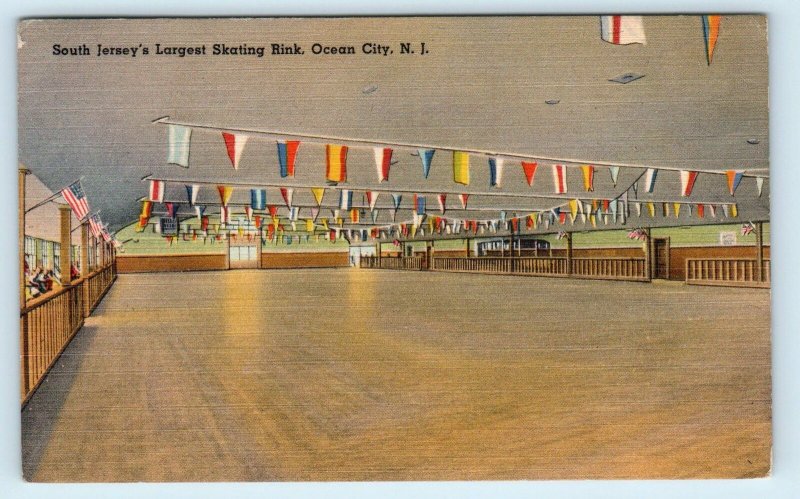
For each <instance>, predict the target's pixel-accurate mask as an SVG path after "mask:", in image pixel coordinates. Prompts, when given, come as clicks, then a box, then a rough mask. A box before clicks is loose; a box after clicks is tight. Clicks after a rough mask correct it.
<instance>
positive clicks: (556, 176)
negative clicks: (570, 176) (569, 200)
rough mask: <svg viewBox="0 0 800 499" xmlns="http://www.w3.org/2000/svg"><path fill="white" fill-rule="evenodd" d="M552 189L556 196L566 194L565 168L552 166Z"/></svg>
mask: <svg viewBox="0 0 800 499" xmlns="http://www.w3.org/2000/svg"><path fill="white" fill-rule="evenodd" d="M553 187H554V189H555V192H556V194H564V193H565V192H567V168H566V167H565V166H564V165H553Z"/></svg>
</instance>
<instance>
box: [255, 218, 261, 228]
mask: <svg viewBox="0 0 800 499" xmlns="http://www.w3.org/2000/svg"><path fill="white" fill-rule="evenodd" d="M254 222H255V225H256V229H260V228H261V216H260V215H256V216H255V220H254Z"/></svg>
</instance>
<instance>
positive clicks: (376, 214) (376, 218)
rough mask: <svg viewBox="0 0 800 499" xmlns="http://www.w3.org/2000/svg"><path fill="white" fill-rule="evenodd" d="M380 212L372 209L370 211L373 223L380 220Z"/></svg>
mask: <svg viewBox="0 0 800 499" xmlns="http://www.w3.org/2000/svg"><path fill="white" fill-rule="evenodd" d="M378 212H379V210H372V211H371V212H370V215H371V216H372V223H375V222H377V221H378Z"/></svg>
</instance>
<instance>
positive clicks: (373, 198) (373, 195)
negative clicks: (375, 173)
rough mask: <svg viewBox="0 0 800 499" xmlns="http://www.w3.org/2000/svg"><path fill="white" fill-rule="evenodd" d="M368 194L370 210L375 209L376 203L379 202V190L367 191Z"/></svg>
mask: <svg viewBox="0 0 800 499" xmlns="http://www.w3.org/2000/svg"><path fill="white" fill-rule="evenodd" d="M364 194H365V195H366V196H367V204H368V205H369V211H374V210H375V203H377V202H378V194H380V193H379V192H377V191H367V192H365V193H364Z"/></svg>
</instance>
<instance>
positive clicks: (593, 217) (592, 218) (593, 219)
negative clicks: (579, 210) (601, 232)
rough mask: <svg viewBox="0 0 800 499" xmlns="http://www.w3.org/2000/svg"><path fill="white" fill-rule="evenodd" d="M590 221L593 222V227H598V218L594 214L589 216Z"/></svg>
mask: <svg viewBox="0 0 800 499" xmlns="http://www.w3.org/2000/svg"><path fill="white" fill-rule="evenodd" d="M589 221H590V222H592V227H597V216H595V214H594V212H592V214H591V215H589Z"/></svg>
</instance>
